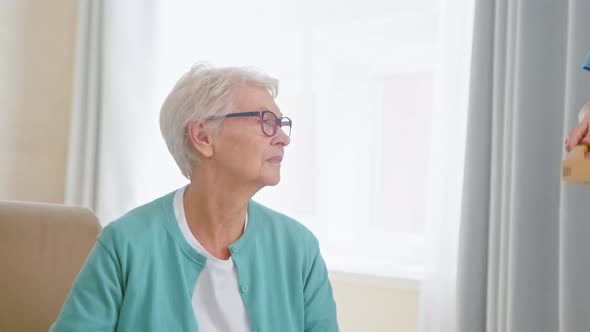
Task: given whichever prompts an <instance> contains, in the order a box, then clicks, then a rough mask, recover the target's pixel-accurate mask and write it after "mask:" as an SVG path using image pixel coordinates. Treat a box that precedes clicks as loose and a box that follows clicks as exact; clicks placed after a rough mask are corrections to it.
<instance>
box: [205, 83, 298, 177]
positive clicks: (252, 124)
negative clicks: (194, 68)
mask: <svg viewBox="0 0 590 332" xmlns="http://www.w3.org/2000/svg"><path fill="white" fill-rule="evenodd" d="M232 95H233V103H234V110H233V112H232V113H241V112H256V111H264V110H268V111H271V112H273V113H274V114H275V115H276V116H277V117H278V118H280V117H282V116H283V114H282V113H281V112H280V110H279V108H278V106H277V104H276V103H275V102H274V99H273V98H272V96H271V95H270V93H269V92H268V90H267V89H265V88H263V87H258V86H255V85H251V84H243V85H241V86H236V87H234V88H233V89H232ZM289 142H290V140H289V137H288V136H287V135H286V134H285V133H284V132H283V131H282V130H280V129H277V132H276V134H275V135H274V136H273V137H268V136H266V135H265V134H264V133H263V132H262V130H261V126H260V118H259V117H256V116H247V117H230V118H225V119H223V125H222V127H221V130H220V132H219V134H218V135H217V136H216V138H215V143H214V146H213V149H214V154H213V158H214V159H215V166H216V169H217V170H220V171H223V172H224V175H228V176H229V177H230V178H234V179H235V180H234V181H237V182H238V183H244V182H245V183H248V184H254V185H256V186H259V187H264V186H269V185H270V186H273V185H276V184H277V183H279V180H280V178H281V161H282V159H283V155H284V153H285V151H284V148H285V146H287V145H288V144H289Z"/></svg>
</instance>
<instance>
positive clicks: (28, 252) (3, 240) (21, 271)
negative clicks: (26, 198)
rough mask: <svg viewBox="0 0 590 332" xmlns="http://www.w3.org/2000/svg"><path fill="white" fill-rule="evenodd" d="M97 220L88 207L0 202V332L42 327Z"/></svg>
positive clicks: (57, 307) (95, 229)
mask: <svg viewBox="0 0 590 332" xmlns="http://www.w3.org/2000/svg"><path fill="white" fill-rule="evenodd" d="M100 229H101V227H100V224H99V222H98V218H97V217H96V215H94V213H92V212H91V211H90V210H88V209H84V208H78V207H67V206H63V205H55V204H41V203H24V202H10V201H0V331H2V332H4V331H7V332H8V331H27V332H35V331H47V330H48V329H49V326H50V325H51V324H52V323H53V322H54V321H55V319H56V318H57V315H58V314H59V311H60V310H61V307H62V305H63V303H64V301H65V299H66V297H67V295H68V293H69V291H70V288H71V286H72V283H73V281H74V279H75V278H76V276H77V275H78V272H79V271H80V269H81V267H82V265H83V264H84V261H85V260H86V257H87V256H88V254H89V253H90V250H91V249H92V247H93V246H94V243H95V242H96V238H97V236H98V233H99V232H100Z"/></svg>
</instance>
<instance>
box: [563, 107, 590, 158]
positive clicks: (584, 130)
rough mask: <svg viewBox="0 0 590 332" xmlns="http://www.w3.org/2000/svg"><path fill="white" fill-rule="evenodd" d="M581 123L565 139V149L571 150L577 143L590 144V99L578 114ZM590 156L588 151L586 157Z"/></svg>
mask: <svg viewBox="0 0 590 332" xmlns="http://www.w3.org/2000/svg"><path fill="white" fill-rule="evenodd" d="M578 120H579V122H580V123H579V124H578V125H577V126H576V127H575V128H574V129H572V131H570V133H569V135H568V137H567V138H566V139H565V149H566V151H567V152H571V151H572V149H573V148H574V147H576V146H577V145H581V144H584V145H588V146H590V131H589V130H588V129H589V128H590V101H589V102H587V103H586V104H585V105H584V107H582V109H581V110H580V114H579V115H578ZM588 157H590V152H588V153H586V158H588Z"/></svg>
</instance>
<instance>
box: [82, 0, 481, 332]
mask: <svg viewBox="0 0 590 332" xmlns="http://www.w3.org/2000/svg"><path fill="white" fill-rule="evenodd" d="M471 1H472V0H416V1H412V2H391V1H384V0H383V1H382V0H371V1H361V0H355V1H348V2H345V3H343V2H342V1H335V0H322V1H312V0H289V1H281V2H280V3H278V2H276V1H270V0H255V1H249V2H247V3H245V2H242V1H235V0H231V1H230V0H226V1H216V2H211V1H188V0H174V1H156V0H152V1H148V2H146V1H137V0H136V1H125V2H120V1H112V0H105V1H102V2H100V3H101V4H102V10H101V13H102V15H101V17H102V21H101V22H102V24H101V25H100V29H99V31H98V33H97V34H95V35H94V36H95V37H96V38H98V40H99V41H100V45H101V48H100V49H101V52H100V56H101V66H100V74H101V75H100V76H99V77H100V79H99V80H98V82H97V87H96V88H95V90H94V91H95V92H96V91H98V92H97V93H96V95H97V100H96V105H98V107H99V109H100V112H99V113H95V114H98V115H99V116H98V118H97V120H96V122H95V123H96V128H97V132H98V133H97V135H96V137H97V139H96V143H97V144H96V146H97V151H96V154H94V155H95V156H96V162H93V163H92V164H93V165H96V168H95V169H96V173H95V176H94V181H93V182H89V183H84V184H81V185H80V186H79V187H82V188H88V186H90V188H91V189H90V190H91V192H92V193H93V194H94V195H93V197H94V199H93V200H92V204H93V206H92V207H93V208H94V209H95V210H96V212H97V213H98V215H99V217H100V218H101V222H102V223H103V224H106V223H108V222H110V221H111V220H113V219H114V218H116V217H118V216H120V215H121V214H122V213H124V212H125V211H127V210H129V209H131V208H133V207H135V206H137V205H139V204H142V203H145V202H147V201H149V200H151V199H154V198H156V197H159V196H160V195H163V194H165V193H167V192H169V191H172V190H174V189H176V188H178V187H180V186H182V185H183V184H185V183H186V182H187V180H186V179H184V178H182V176H181V175H180V172H179V171H178V170H177V167H176V165H175V164H174V161H173V159H172V158H171V157H170V156H169V153H168V151H167V150H166V148H165V144H164V142H163V140H162V138H161V136H160V131H159V125H158V113H159V108H160V105H161V103H162V101H163V100H164V98H165V97H166V95H167V93H168V92H169V90H170V89H171V87H172V86H173V85H174V83H175V81H176V79H178V77H179V76H180V75H181V74H182V73H184V72H185V71H186V70H187V69H188V68H189V67H190V66H191V65H192V64H193V63H194V62H195V61H199V60H204V61H208V62H210V63H212V64H214V65H254V66H258V67H260V68H262V69H264V70H265V71H267V72H268V73H270V74H271V75H273V76H275V77H277V78H279V79H280V81H281V84H280V89H279V98H278V104H279V106H280V107H281V109H282V111H283V113H285V114H286V115H288V116H290V117H291V118H292V119H293V121H294V124H293V132H292V143H291V145H290V146H289V147H288V148H287V151H286V152H287V153H286V158H285V161H284V163H283V169H282V172H283V177H282V182H281V184H280V185H279V186H277V187H273V188H265V189H264V190H263V191H261V192H260V193H259V194H257V196H256V197H255V199H257V200H259V201H262V202H263V203H264V204H266V205H268V206H270V207H272V208H274V209H277V210H279V211H282V212H285V213H287V214H289V215H291V216H293V217H295V218H296V219H298V220H299V221H301V222H303V223H304V224H305V225H306V226H308V227H309V228H310V229H311V230H312V231H314V232H315V233H316V235H317V236H318V238H319V239H320V243H321V244H322V251H323V252H324V254H325V256H326V261H327V263H328V266H329V268H330V269H331V270H340V271H347V272H357V273H362V274H375V275H382V276H388V277H394V278H402V279H411V280H416V281H420V280H422V279H423V278H425V279H424V283H423V285H424V289H423V292H422V293H423V298H422V306H423V308H426V311H424V314H423V322H424V324H423V326H424V327H425V328H426V329H429V326H434V324H437V323H435V322H438V320H441V319H443V318H442V316H445V317H447V316H448V315H447V314H448V313H446V312H439V311H437V309H436V308H437V305H440V304H444V305H447V304H450V303H451V302H448V301H450V299H449V300H448V301H447V299H446V297H445V294H446V293H441V290H443V288H444V289H447V290H448V287H449V286H452V285H453V283H454V279H453V276H454V275H453V273H452V268H451V267H453V266H454V263H453V262H454V259H455V258H454V256H453V254H452V252H453V248H454V246H455V241H456V234H455V233H456V232H455V230H456V222H457V221H458V216H457V215H456V211H457V204H458V201H459V195H460V192H458V188H459V187H460V182H461V170H462V167H461V162H462V149H463V147H462V144H464V138H463V137H464V116H465V109H464V107H465V103H464V98H465V97H466V84H467V83H466V82H467V77H468V75H466V70H467V69H466V68H468V65H469V54H470V24H471V15H472V13H471V10H470V8H471V6H472V5H471ZM91 3H92V2H91V1H82V2H81V8H82V7H84V6H86V7H88V6H90V4H91ZM89 23H90V22H86V24H89ZM81 24H84V22H81ZM79 56H80V55H79ZM88 110H90V109H88ZM84 126H85V123H84V121H75V123H74V124H73V129H74V130H80V128H84ZM72 151H73V152H72V158H73V161H74V162H73V165H79V164H77V163H75V161H80V158H81V160H82V161H83V160H84V157H85V156H84V154H80V153H75V151H76V150H72ZM76 167H78V166H76ZM76 181H77V178H73V180H72V182H73V183H76ZM72 188H75V186H74V187H72ZM72 193H74V194H72V195H73V196H76V194H75V192H74V191H72ZM441 249H442V250H441ZM433 253H437V254H439V255H441V256H440V257H437V256H432V255H433ZM447 267H448V269H447ZM430 330H432V328H430Z"/></svg>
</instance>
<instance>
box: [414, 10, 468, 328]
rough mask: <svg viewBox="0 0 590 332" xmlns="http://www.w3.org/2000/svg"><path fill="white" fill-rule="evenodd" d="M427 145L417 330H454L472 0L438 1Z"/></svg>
mask: <svg viewBox="0 0 590 332" xmlns="http://www.w3.org/2000/svg"><path fill="white" fill-rule="evenodd" d="M441 3H442V6H441V9H442V10H441V15H440V31H439V32H440V38H439V44H438V52H437V54H439V58H438V60H437V68H439V71H438V72H437V73H438V75H439V76H438V80H437V87H436V97H435V107H434V110H435V111H434V114H433V118H432V127H431V131H432V141H431V145H430V147H431V149H430V173H429V174H430V176H429V181H428V183H429V200H428V210H427V211H428V213H427V222H426V239H427V240H426V243H428V244H429V246H428V254H427V255H426V257H427V260H426V262H425V271H424V277H423V279H422V284H421V288H420V290H421V292H420V322H419V331H420V332H439V331H454V330H455V291H456V274H457V250H458V232H459V223H460V218H461V216H460V214H461V198H462V186H463V165H464V160H465V137H466V124H467V122H466V118H467V104H468V91H469V76H470V67H471V45H472V35H473V34H472V32H473V29H472V26H473V10H474V2H473V1H461V0H445V1H442V2H441Z"/></svg>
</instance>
